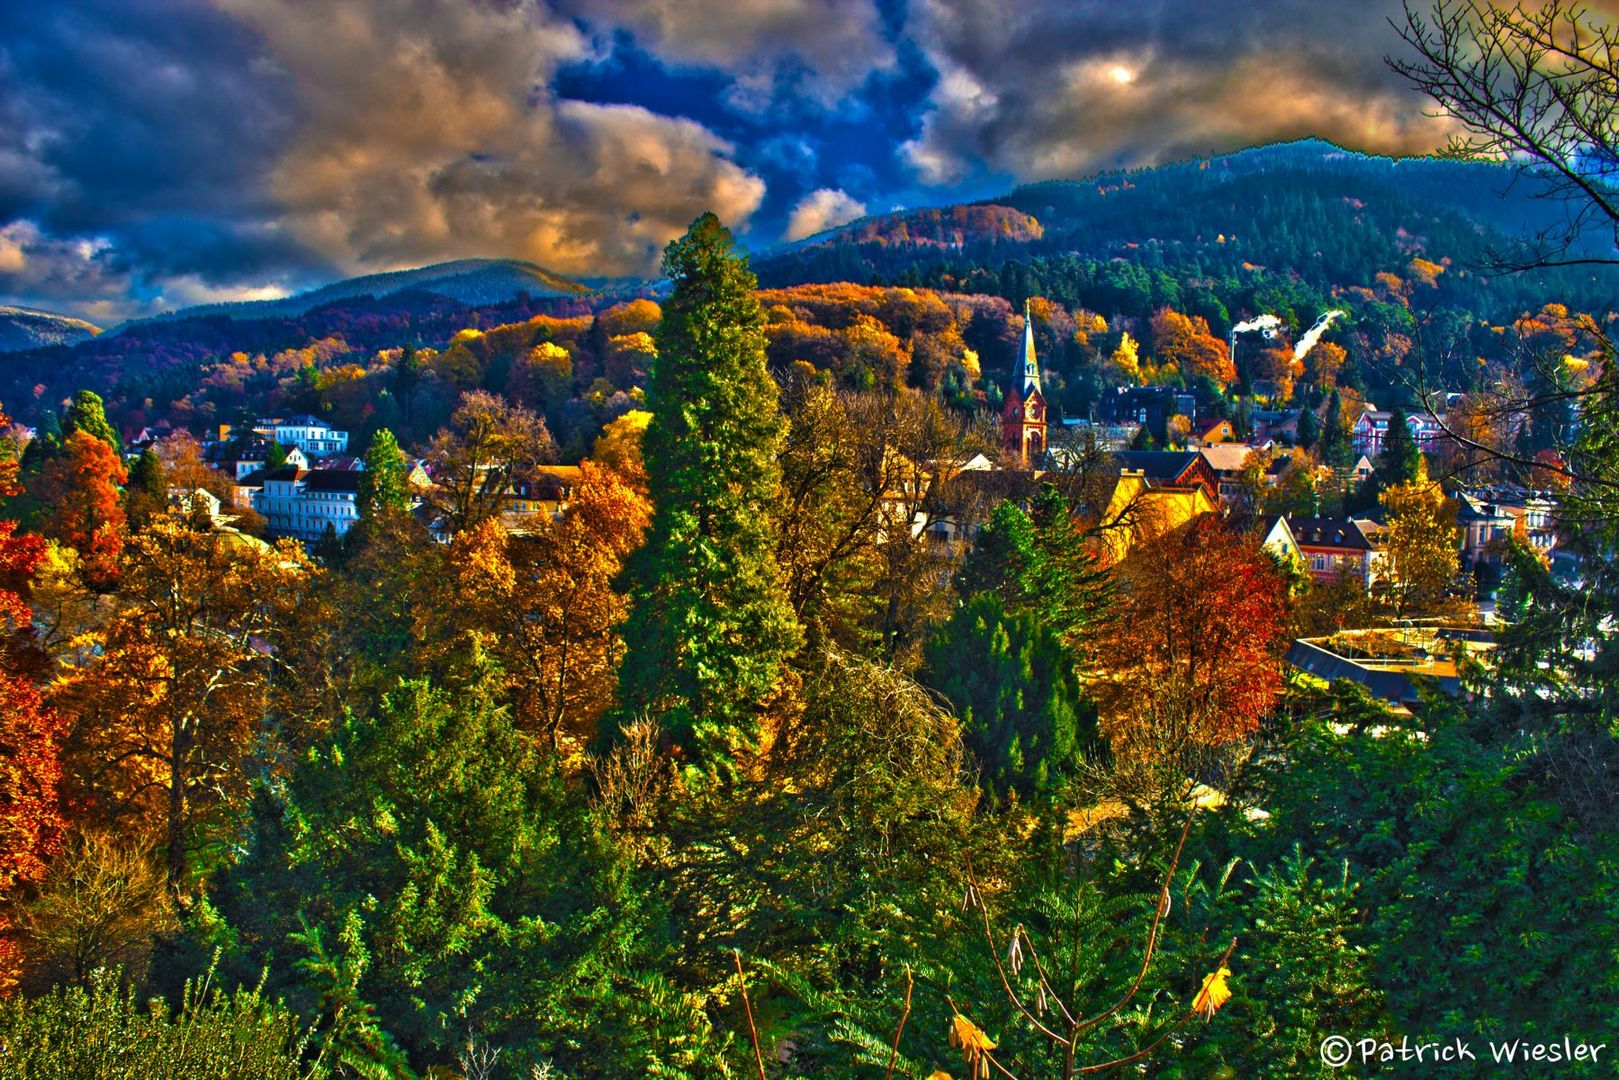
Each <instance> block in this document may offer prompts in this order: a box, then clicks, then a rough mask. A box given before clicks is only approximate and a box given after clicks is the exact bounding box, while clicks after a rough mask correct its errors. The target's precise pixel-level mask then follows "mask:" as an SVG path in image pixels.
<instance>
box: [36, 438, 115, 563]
mask: <svg viewBox="0 0 1619 1080" xmlns="http://www.w3.org/2000/svg"><path fill="white" fill-rule="evenodd" d="M127 479H128V475H127V473H126V471H125V469H124V463H123V460H122V459H121V458H119V456H118V452H117V451H116V450H114V449H113V448H112V447H111V446H108V445H107V444H106V443H105V442H103V441H102V440H100V439H98V438H96V437H95V436H93V435H91V434H89V433H88V432H85V431H75V432H73V433H72V434H71V435H69V436H68V438H67V442H66V444H65V445H64V446H63V447H62V452H61V453H60V454H56V455H53V456H52V457H51V458H50V460H49V461H47V462H46V463H45V467H44V468H43V469H42V470H41V471H40V477H39V485H38V493H39V500H40V502H41V503H42V504H43V505H45V506H46V507H49V511H48V513H47V516H46V519H45V526H44V528H45V535H47V536H49V537H51V538H52V539H55V540H60V541H61V542H62V543H64V544H66V545H68V546H69V547H71V548H73V549H74V550H76V551H78V553H79V556H80V558H81V559H82V560H83V567H84V578H85V581H86V582H87V583H88V584H90V585H91V586H92V587H95V588H106V587H108V586H110V585H111V584H112V583H113V582H115V581H116V580H117V579H118V557H119V555H120V554H121V553H122V551H123V548H124V533H125V528H126V525H125V521H124V508H123V503H122V502H121V500H120V497H119V492H118V486H119V485H120V484H122V483H124V482H125V481H126V480H127Z"/></svg>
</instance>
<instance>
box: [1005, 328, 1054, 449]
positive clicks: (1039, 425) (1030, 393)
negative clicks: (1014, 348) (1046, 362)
mask: <svg viewBox="0 0 1619 1080" xmlns="http://www.w3.org/2000/svg"><path fill="white" fill-rule="evenodd" d="M1001 440H1002V442H1003V443H1004V444H1005V446H1006V449H1007V451H1008V452H1009V453H1011V454H1013V455H1015V456H1016V457H1017V459H1018V462H1019V463H1020V464H1021V465H1023V467H1024V468H1029V467H1030V466H1034V465H1036V463H1038V462H1039V460H1040V458H1041V456H1042V455H1044V454H1045V451H1046V395H1045V394H1044V393H1043V392H1042V391H1041V389H1040V361H1039V360H1038V359H1037V358H1036V357H1035V355H1034V321H1033V320H1032V319H1031V318H1030V317H1029V305H1028V303H1027V302H1025V303H1024V305H1023V343H1022V344H1021V345H1019V346H1018V358H1017V367H1016V368H1015V369H1014V370H1013V372H1012V389H1011V392H1010V393H1008V394H1007V395H1006V403H1005V405H1004V406H1002V409H1001Z"/></svg>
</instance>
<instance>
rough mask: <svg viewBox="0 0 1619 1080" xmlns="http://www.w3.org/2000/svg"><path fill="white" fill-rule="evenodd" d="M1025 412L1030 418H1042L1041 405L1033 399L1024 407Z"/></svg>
mask: <svg viewBox="0 0 1619 1080" xmlns="http://www.w3.org/2000/svg"><path fill="white" fill-rule="evenodd" d="M1023 414H1024V415H1025V416H1027V417H1028V418H1029V419H1030V420H1038V419H1040V406H1038V405H1036V404H1035V403H1034V402H1032V401H1031V402H1029V403H1028V404H1027V405H1025V406H1024V407H1023Z"/></svg>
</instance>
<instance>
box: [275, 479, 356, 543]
mask: <svg viewBox="0 0 1619 1080" xmlns="http://www.w3.org/2000/svg"><path fill="white" fill-rule="evenodd" d="M359 494H360V471H359V470H350V469H300V468H298V467H297V466H295V465H286V466H283V467H281V468H279V469H276V470H274V471H273V472H268V473H265V474H264V480H263V486H262V487H261V488H260V489H259V490H258V492H257V493H256V494H255V495H254V496H253V508H254V509H255V510H257V511H258V512H259V513H260V514H263V515H264V520H265V522H266V523H267V525H268V528H269V531H270V532H271V533H273V534H274V535H276V536H290V537H293V538H294V539H297V540H319V539H320V538H321V537H322V536H324V535H325V534H326V530H327V527H328V526H329V527H330V528H331V530H332V531H333V532H334V533H336V534H337V535H338V536H342V535H343V534H344V533H346V532H348V531H349V529H350V528H352V527H353V525H354V523H355V522H356V521H358V520H360V503H359Z"/></svg>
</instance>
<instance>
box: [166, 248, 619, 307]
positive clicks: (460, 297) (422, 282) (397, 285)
mask: <svg viewBox="0 0 1619 1080" xmlns="http://www.w3.org/2000/svg"><path fill="white" fill-rule="evenodd" d="M589 291H590V289H588V288H587V287H586V286H584V285H581V284H579V283H578V282H576V281H570V280H569V279H567V278H565V277H562V276H560V275H558V274H553V273H552V272H551V271H549V270H547V269H545V268H544V267H543V266H536V265H535V264H534V263H531V262H525V261H523V260H521V259H456V260H454V261H453V262H445V263H434V264H433V265H431V266H421V267H417V268H416V269H414V270H393V271H389V272H386V273H381V274H365V275H363V276H361V277H354V278H345V279H344V280H342V281H336V282H333V283H332V284H330V285H325V286H322V287H320V288H318V289H310V290H307V291H305V292H300V293H295V294H293V295H291V296H287V297H283V298H281V299H278V300H248V301H243V302H240V303H230V304H203V305H200V306H197V307H188V308H182V309H181V310H179V311H174V312H169V313H166V314H163V315H158V316H154V319H156V320H158V321H182V322H183V321H186V320H189V319H197V318H202V317H206V316H212V315H225V316H228V317H230V318H232V319H239V320H249V319H273V318H285V317H289V316H295V315H302V314H304V313H306V312H309V311H312V310H314V309H315V308H319V307H326V306H327V305H330V304H333V303H337V302H339V301H344V300H366V299H370V300H383V299H386V298H389V297H395V298H400V299H403V298H405V297H407V296H410V295H412V294H422V295H424V296H432V297H441V298H443V299H445V300H450V301H454V302H456V303H460V304H466V305H468V306H473V307H476V306H480V305H489V304H499V303H506V302H508V301H512V300H517V299H520V298H522V297H525V296H530V297H556V296H580V295H583V294H584V293H588V292H589ZM142 321H145V320H142Z"/></svg>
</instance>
